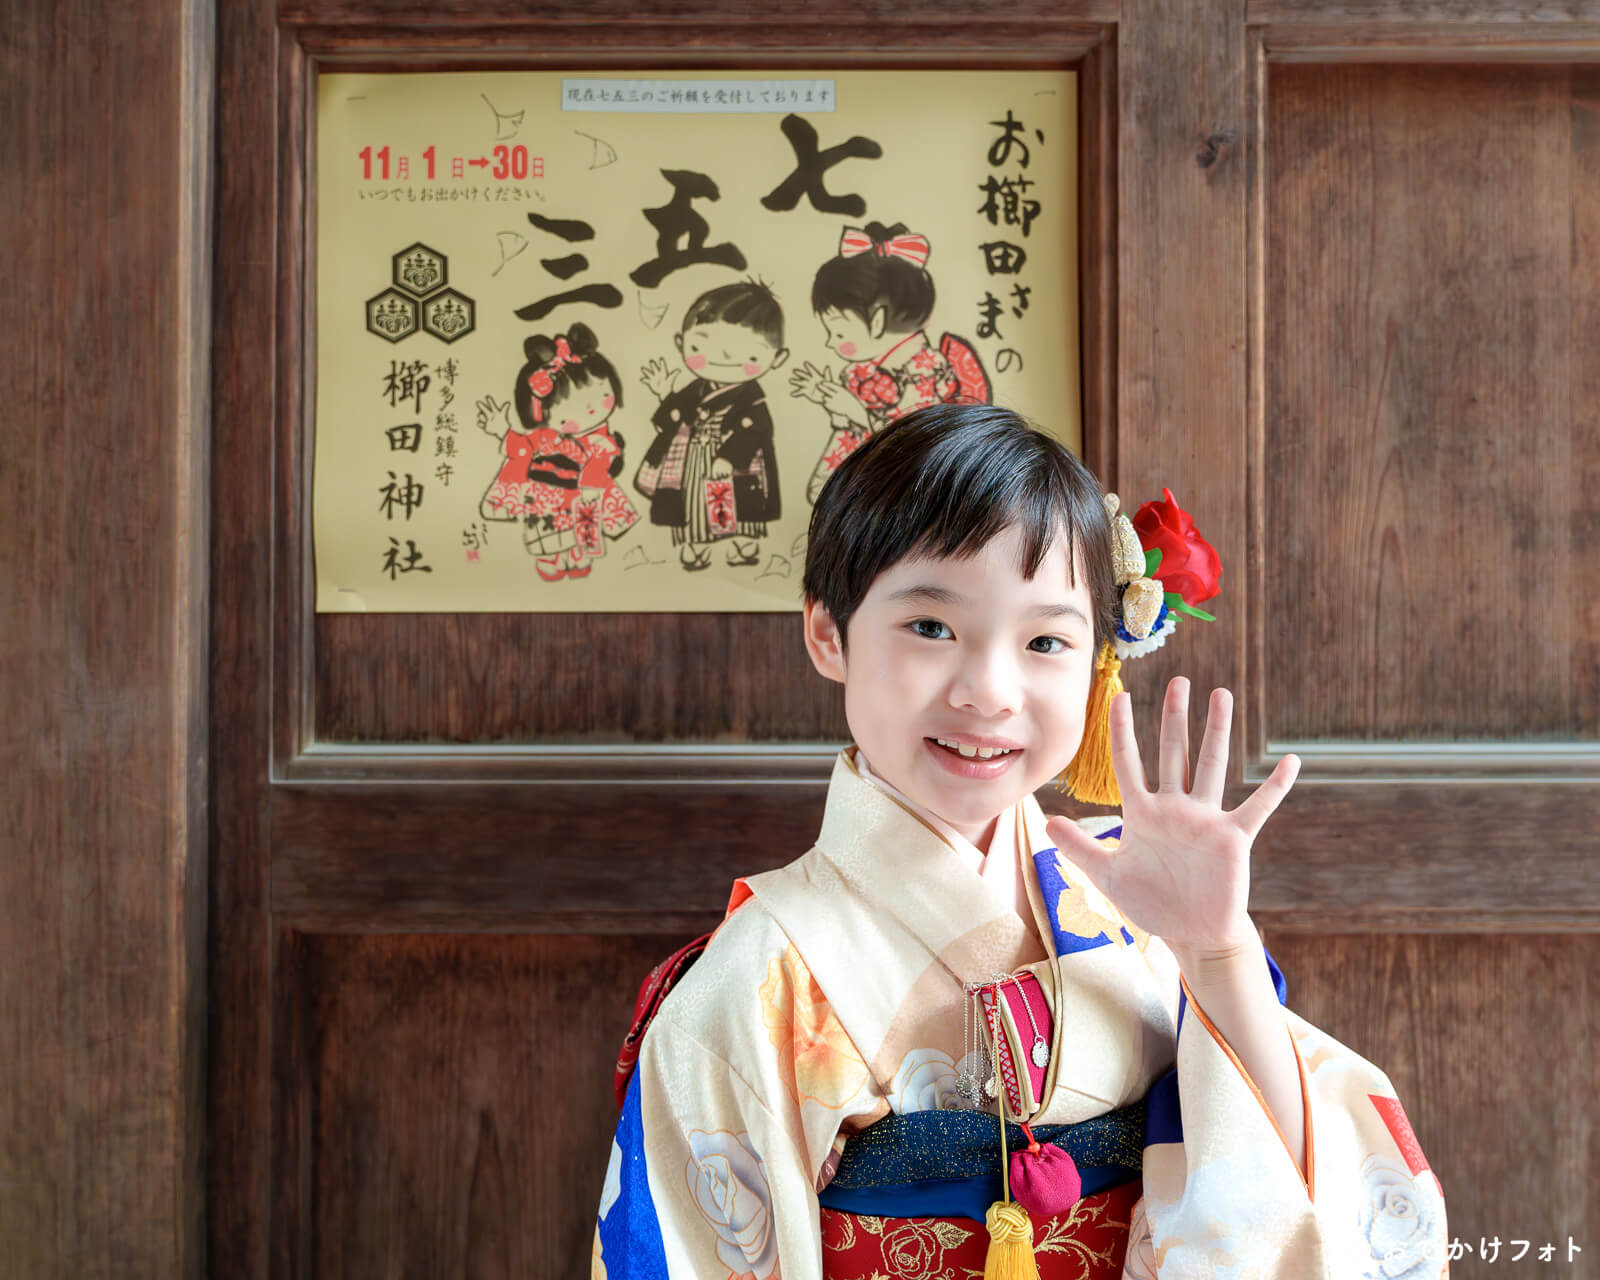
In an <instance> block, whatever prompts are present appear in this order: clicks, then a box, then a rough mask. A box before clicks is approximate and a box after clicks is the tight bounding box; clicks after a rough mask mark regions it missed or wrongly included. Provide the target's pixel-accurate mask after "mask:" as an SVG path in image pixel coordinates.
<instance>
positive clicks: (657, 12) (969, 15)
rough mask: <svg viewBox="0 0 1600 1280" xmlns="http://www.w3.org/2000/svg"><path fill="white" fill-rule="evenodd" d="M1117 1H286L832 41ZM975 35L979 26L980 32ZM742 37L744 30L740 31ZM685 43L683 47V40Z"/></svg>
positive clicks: (355, 22) (467, 18) (328, 16)
mask: <svg viewBox="0 0 1600 1280" xmlns="http://www.w3.org/2000/svg"><path fill="white" fill-rule="evenodd" d="M1117 12H1118V8H1117V2H1116V0H1062V2H1061V3H1058V4H1053V5H1050V6H1049V7H1048V9H1047V8H1046V7H1045V6H1043V5H1041V4H1039V3H1038V0H979V3H976V4H963V3H961V0H931V2H930V3H928V4H923V5H918V6H917V8H916V9H915V10H914V11H908V10H907V9H906V8H905V7H904V6H903V5H899V4H896V3H895V0H865V3H861V4H852V5H844V4H841V3H838V0H830V2H829V3H827V4H823V5H816V6H812V7H809V8H806V9H794V10H774V8H773V6H772V5H771V4H770V3H767V0H715V2H713V3H706V0H698V2H697V3H690V4H675V3H673V0H644V2H643V3H641V2H640V0H595V2H594V3H586V4H582V5H578V4H575V3H572V0H566V2H565V3H557V4H551V5H547V6H545V7H543V8H540V9H535V10H527V9H517V8H514V7H510V6H506V5H503V4H495V3H493V2H492V0H490V2H488V3H485V0H443V2H442V3H438V4H419V3H416V2H415V0H376V2H374V0H280V3H279V5H278V16H279V20H280V21H282V22H284V23H286V24H291V25H324V26H341V27H358V26H367V27H383V28H386V29H388V30H390V31H393V30H394V29H396V28H399V29H404V28H406V27H413V26H414V27H424V26H434V27H440V28H457V29H466V30H470V29H471V28H474V27H482V26H491V27H509V26H521V27H524V28H527V27H541V26H542V27H559V26H570V25H576V24H582V23H607V24H612V25H617V24H626V25H629V26H631V25H633V24H635V23H638V24H641V25H647V24H650V23H675V22H679V21H683V22H688V23H698V22H711V23H716V24H719V25H721V26H724V27H730V28H739V27H775V28H779V29H783V28H789V29H792V30H793V31H795V32H797V33H798V34H799V36H800V38H801V39H808V40H818V39H821V40H827V39H828V32H829V31H830V30H838V29H840V28H852V27H854V28H858V29H859V28H864V27H865V28H871V29H873V30H875V31H877V32H878V33H880V35H881V34H883V33H884V32H885V31H892V32H893V33H894V39H893V40H892V41H886V42H883V43H892V44H895V45H897V46H902V47H904V46H911V47H915V45H916V44H917V38H916V33H917V28H918V27H919V26H921V25H922V24H924V23H927V24H930V25H936V24H959V23H965V24H967V25H969V26H972V27H975V28H976V27H981V26H985V25H988V24H991V23H1006V22H1024V23H1038V22H1040V21H1041V20H1045V21H1048V20H1052V19H1054V20H1060V21H1075V22H1084V23H1105V22H1115V21H1116V20H1117ZM974 34H975V35H977V34H978V33H977V32H976V31H975V32H974ZM737 38H738V39H740V40H741V41H742V40H743V39H744V37H742V36H740V37H737ZM680 47H681V46H680Z"/></svg>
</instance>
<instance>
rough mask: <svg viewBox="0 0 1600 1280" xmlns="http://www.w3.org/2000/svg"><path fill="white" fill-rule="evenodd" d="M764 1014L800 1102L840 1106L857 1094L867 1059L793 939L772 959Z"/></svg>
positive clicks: (764, 988)
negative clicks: (802, 957) (784, 949)
mask: <svg viewBox="0 0 1600 1280" xmlns="http://www.w3.org/2000/svg"><path fill="white" fill-rule="evenodd" d="M761 1017H762V1021H764V1022H765V1023H766V1026H767V1036H768V1038H769V1039H770V1040H771V1041H772V1044H773V1046H774V1047H775V1048H776V1049H777V1050H778V1054H779V1060H780V1063H781V1066H782V1069H783V1079H784V1083H785V1084H786V1085H787V1086H788V1088H789V1094H790V1096H791V1097H792V1098H794V1100H795V1101H796V1102H797V1103H804V1102H807V1101H810V1102H817V1103H820V1104H821V1105H822V1106H824V1107H829V1108H836V1107H839V1106H842V1105H843V1104H844V1103H845V1102H847V1101H848V1100H849V1099H850V1098H852V1097H854V1096H855V1094H856V1091H857V1090H858V1089H860V1088H861V1085H862V1084H863V1083H864V1082H865V1080H866V1078H867V1064H866V1063H865V1062H863V1061H862V1059H861V1055H860V1054H859V1053H857V1052H856V1047H855V1045H854V1044H852V1043H851V1042H850V1037H849V1036H848V1035H846V1034H845V1029H844V1027H843V1025H841V1023H840V1022H839V1019H838V1016H837V1015H836V1014H835V1013H834V1012H833V1006H832V1005H830V1004H829V1003H828V999H827V997H826V996H824V995H823V994H822V988H821V987H819V986H818V985H817V980H816V979H815V978H813V977H812V976H811V970H810V969H809V968H807V966H806V962H805V961H804V960H802V959H801V958H800V953H799V952H798V951H796V950H795V949H794V947H793V945H791V946H790V947H789V948H788V950H787V951H786V952H785V953H784V955H783V958H782V959H781V960H779V959H773V960H771V961H770V962H768V965H767V980H766V981H765V982H764V983H762V984H761Z"/></svg>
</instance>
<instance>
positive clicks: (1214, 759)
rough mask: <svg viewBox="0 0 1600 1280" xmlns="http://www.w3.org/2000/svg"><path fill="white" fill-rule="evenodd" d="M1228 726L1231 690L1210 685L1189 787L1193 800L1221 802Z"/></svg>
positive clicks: (1230, 715)
mask: <svg viewBox="0 0 1600 1280" xmlns="http://www.w3.org/2000/svg"><path fill="white" fill-rule="evenodd" d="M1232 728H1233V694H1231V693H1230V692H1228V690H1226V689H1213V690H1212V691H1211V707H1210V711H1209V712H1208V714H1207V715H1206V732H1205V737H1203V738H1202V739H1201V740H1200V758H1199V759H1198V760H1197V761H1196V762H1195V770H1194V786H1193V787H1192V788H1191V789H1190V791H1189V794H1190V795H1191V796H1193V797H1194V798H1195V799H1196V800H1201V801H1204V802H1205V803H1206V804H1214V805H1221V804H1222V788H1223V786H1224V785H1225V784H1226V782H1227V780H1228V734H1229V733H1230V731H1231V730H1232Z"/></svg>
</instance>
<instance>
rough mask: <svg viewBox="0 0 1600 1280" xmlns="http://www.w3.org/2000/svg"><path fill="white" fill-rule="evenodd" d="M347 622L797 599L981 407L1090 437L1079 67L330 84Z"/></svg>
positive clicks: (328, 530) (321, 223)
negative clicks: (940, 431)
mask: <svg viewBox="0 0 1600 1280" xmlns="http://www.w3.org/2000/svg"><path fill="white" fill-rule="evenodd" d="M317 92H318V105H317V123H316V159H315V174H316V183H315V201H314V205H315V220H314V248H313V254H312V268H313V278H314V281H315V289H316V306H315V318H316V319H315V339H314V344H315V351H316V371H315V381H316V395H315V415H316V416H315V421H314V424H313V431H314V440H315V450H314V475H313V504H312V505H313V537H314V543H315V556H316V575H317V608H318V610H319V611H321V612H364V611H375V612H472V611H486V612H546V611H549V612H563V613H566V612H582V613H588V612H663V611H666V612H677V611H689V612H707V611H736V612H750V611H779V610H791V609H797V608H798V607H799V592H800V576H801V572H802V569H803V565H804V556H805V537H806V528H807V525H808V522H809V519H810V513H811V504H812V501H813V499H814V498H815V495H816V493H817V491H818V489H819V488H820V486H821V485H822V484H823V483H824V482H825V481H826V479H827V477H828V476H829V475H830V474H832V471H833V470H834V469H835V468H836V467H837V466H838V465H839V464H840V462H842V461H843V459H844V458H846V457H848V456H849V454H850V453H851V452H852V451H853V450H854V449H855V448H857V447H858V446H859V445H860V444H861V443H862V442H863V441H865V440H866V439H868V438H869V437H870V435H871V434H872V433H873V432H876V431H878V430H882V429H883V428H885V427H887V426H889V425H890V424H892V423H893V422H894V421H896V420H897V419H898V418H899V417H902V416H904V414H906V413H908V412H910V411H911V410H912V409H914V408H916V407H918V406H920V405H923V404H928V403H936V402H939V401H950V400H958V399H967V400H979V401H989V402H993V403H998V404H1003V405H1007V406H1009V407H1012V408H1015V409H1017V410H1019V411H1020V412H1022V413H1023V414H1025V415H1027V416H1028V417H1029V418H1031V419H1033V420H1034V421H1035V422H1037V423H1038V424H1039V425H1040V426H1041V427H1042V428H1044V429H1045V430H1048V431H1050V432H1051V433H1052V434H1055V435H1056V436H1058V437H1059V438H1060V439H1062V440H1063V441H1064V442H1065V443H1067V444H1068V445H1069V446H1070V447H1072V448H1074V449H1077V448H1078V447H1079V443H1080V436H1081V429H1080V423H1079V410H1078V405H1079V391H1078V322H1077V317H1078V282H1077V229H1076V205H1077V192H1076V169H1077V159H1076V134H1077V121H1076V82H1075V77H1074V76H1073V74H1072V73H1070V72H1060V71H1039V72H1025V71H1012V70H1007V71H1004V72H983V71H796V72H789V73H783V74H776V73H773V72H760V73H757V72H750V73H739V72H723V71H719V72H716V73H715V74H713V73H707V72H688V71H685V72H672V73H666V74H660V75H654V76H649V77H642V76H634V75H617V76H600V75H594V74H586V75H573V74H563V73H558V72H524V71H518V72H462V73H456V72H430V73H424V74H405V75H399V74H381V75H378V74H361V75H348V74H324V75H322V76H320V77H319V79H318V89H317Z"/></svg>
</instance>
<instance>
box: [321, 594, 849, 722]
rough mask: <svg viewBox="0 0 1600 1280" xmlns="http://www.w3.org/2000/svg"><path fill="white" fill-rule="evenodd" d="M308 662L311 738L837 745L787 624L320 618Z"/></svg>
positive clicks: (835, 694)
mask: <svg viewBox="0 0 1600 1280" xmlns="http://www.w3.org/2000/svg"><path fill="white" fill-rule="evenodd" d="M316 653H317V661H316V667H317V670H316V707H317V710H316V716H317V720H316V724H317V730H316V732H317V737H318V739H319V740H321V741H331V742H360V741H372V742H445V743H450V742H472V743H481V744H493V743H516V742H539V743H545V744H552V743H560V742H586V743H594V742H685V741H697V740H698V741H704V740H705V739H707V738H718V737H722V738H728V739H732V740H737V741H752V740H753V741H762V740H766V741H791V742H794V741H802V742H803V741H807V740H810V741H816V740H818V739H821V740H824V741H826V740H833V741H838V742H843V741H845V740H847V739H848V738H849V736H850V733H849V728H848V727H847V726H846V724H845V721H844V696H843V692H842V690H841V688H840V686H838V685H835V684H832V683H830V682H828V681H826V680H824V679H823V678H822V677H821V676H818V675H816V674H815V673H814V672H813V671H812V670H811V663H810V660H809V659H808V658H807V657H806V653H805V647H804V644H803V642H802V640H801V630H800V615H799V614H798V613H779V614H731V615H717V614H654V613H644V614H600V615H585V614H531V613H522V614H319V615H318V616H317V623H316ZM802 668H803V669H802ZM376 671H405V672H410V673H413V674H412V678H411V679H408V680H403V681H402V680H389V679H374V678H373V675H374V672H376ZM694 673H698V678H696V676H695V674H694Z"/></svg>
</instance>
